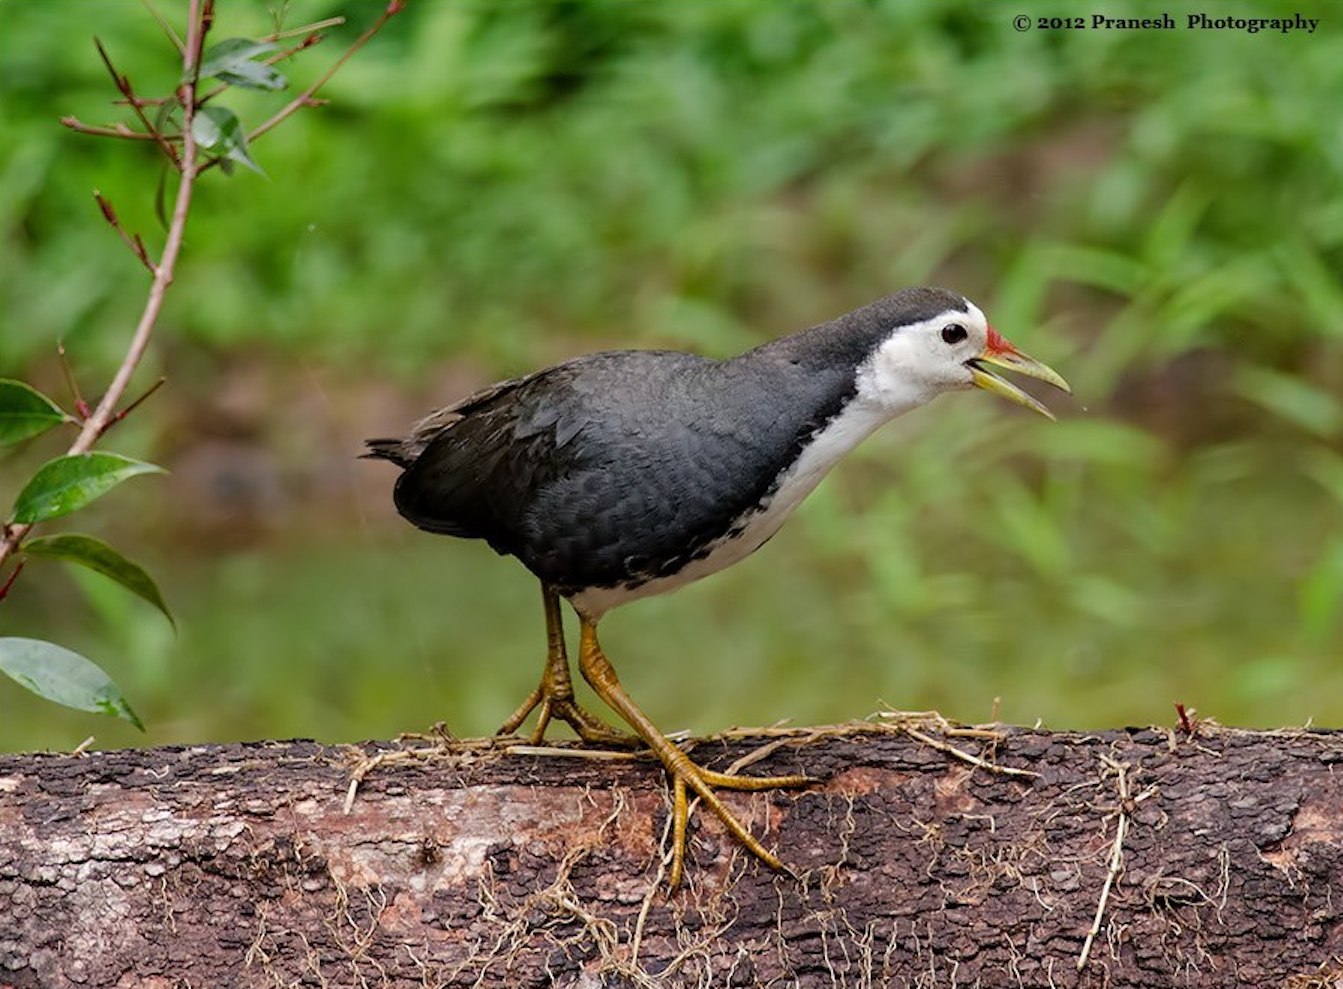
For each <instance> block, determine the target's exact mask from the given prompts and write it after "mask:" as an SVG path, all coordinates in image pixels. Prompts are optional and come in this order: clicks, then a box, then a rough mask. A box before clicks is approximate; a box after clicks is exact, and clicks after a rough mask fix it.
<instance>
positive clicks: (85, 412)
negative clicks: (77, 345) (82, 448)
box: [56, 341, 89, 422]
mask: <svg viewBox="0 0 1343 989" xmlns="http://www.w3.org/2000/svg"><path fill="white" fill-rule="evenodd" d="M56 353H57V354H58V355H59V356H60V359H61V373H62V374H64V375H65V387H66V388H68V389H70V398H71V399H72V400H73V401H74V403H75V414H76V415H78V416H79V419H80V421H81V422H82V421H83V420H85V419H87V418H88V417H89V403H88V402H85V401H84V396H83V395H81V394H80V392H79V382H78V381H76V380H75V372H74V371H73V370H72V369H71V367H70V360H69V358H68V357H66V354H65V344H64V343H62V342H60V341H57V343H56Z"/></svg>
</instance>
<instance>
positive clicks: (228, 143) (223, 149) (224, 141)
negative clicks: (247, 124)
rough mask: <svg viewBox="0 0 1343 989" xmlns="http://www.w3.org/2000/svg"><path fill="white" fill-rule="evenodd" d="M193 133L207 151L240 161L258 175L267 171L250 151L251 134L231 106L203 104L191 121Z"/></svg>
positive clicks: (239, 162)
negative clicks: (248, 141)
mask: <svg viewBox="0 0 1343 989" xmlns="http://www.w3.org/2000/svg"><path fill="white" fill-rule="evenodd" d="M191 136H192V137H194V138H195V139H196V143H198V144H199V145H200V146H201V147H202V148H204V149H205V150H206V151H213V152H214V153H216V154H218V155H220V156H221V157H223V158H225V159H227V160H229V161H236V162H237V163H238V164H239V165H244V166H246V167H247V168H250V169H251V170H252V171H254V172H256V173H257V174H258V175H265V174H266V173H265V172H263V171H262V170H261V167H260V166H259V165H257V163H256V162H255V161H253V160H252V156H251V155H250V154H249V153H248V151H247V133H246V132H245V131H244V130H243V126H242V121H240V120H239V119H238V115H237V114H236V113H234V112H233V111H232V110H230V109H229V108H228V107H223V106H216V105H215V104H210V105H209V106H203V107H201V108H200V109H199V110H198V111H196V116H195V118H194V119H193V120H192V121H191Z"/></svg>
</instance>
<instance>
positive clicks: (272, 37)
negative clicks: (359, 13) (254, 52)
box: [257, 17, 345, 41]
mask: <svg viewBox="0 0 1343 989" xmlns="http://www.w3.org/2000/svg"><path fill="white" fill-rule="evenodd" d="M344 23H345V18H343V17H328V18H327V19H326V20H324V21H314V22H313V23H311V24H304V25H303V26H302V27H293V28H290V29H289V30H288V31H276V32H275V33H273V34H267V35H264V36H262V37H260V38H257V41H279V40H280V39H281V38H295V37H297V36H298V35H300V34H312V33H314V32H316V31H324V30H326V29H327V28H329V27H339V26H340V25H342V24H344Z"/></svg>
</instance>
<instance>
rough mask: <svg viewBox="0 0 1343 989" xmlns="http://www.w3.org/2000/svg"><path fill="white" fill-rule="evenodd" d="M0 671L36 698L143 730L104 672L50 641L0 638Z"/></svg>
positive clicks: (142, 726)
mask: <svg viewBox="0 0 1343 989" xmlns="http://www.w3.org/2000/svg"><path fill="white" fill-rule="evenodd" d="M0 672H3V673H5V674H6V675H7V676H9V677H11V678H13V679H14V680H15V681H17V682H18V683H20V684H22V685H23V686H25V687H27V688H28V689H29V690H31V691H32V692H33V693H35V694H37V695H38V696H39V697H45V698H46V699H47V700H49V701H55V702H56V703H57V704H64V705H65V706H66V707H73V708H76V709H77V710H80V711H94V712H97V713H100V714H113V715H116V716H117V717H118V718H121V719H123V720H125V721H129V722H130V723H131V724H133V725H135V727H136V728H139V729H140V730H141V731H144V730H145V726H144V725H143V724H142V723H141V721H140V719H139V718H138V717H137V716H136V714H135V712H134V711H132V710H131V706H130V705H129V704H127V703H126V698H124V697H122V696H121V691H120V690H118V689H117V685H116V684H115V683H113V682H112V680H111V678H110V677H108V675H107V674H106V673H104V672H103V671H102V670H101V669H99V668H98V667H97V666H96V665H94V664H93V663H91V662H90V661H89V660H87V659H85V658H84V657H83V656H81V655H79V653H77V652H71V651H70V650H69V649H65V648H62V647H61V646H58V645H56V644H55V643H54V642H43V641H42V640H41V639H20V638H0Z"/></svg>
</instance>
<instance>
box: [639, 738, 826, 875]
mask: <svg viewBox="0 0 1343 989" xmlns="http://www.w3.org/2000/svg"><path fill="white" fill-rule="evenodd" d="M678 756H679V758H677V757H678ZM663 763H664V765H666V767H667V774H668V775H669V776H670V777H671V781H672V861H671V872H670V874H669V875H668V877H667V885H668V886H669V887H670V888H671V889H673V890H674V889H676V887H677V886H679V885H680V883H681V874H682V872H683V870H684V866H685V848H686V824H687V823H688V822H689V820H690V800H689V796H688V793H687V791H688V790H689V791H694V793H695V795H696V796H697V797H698V798H699V799H700V800H703V801H704V802H705V803H706V804H708V805H709V809H710V810H712V811H713V812H714V814H715V815H716V816H717V817H718V819H719V820H720V821H722V822H723V825H724V827H726V828H727V829H728V831H730V832H731V833H732V835H733V837H735V838H736V839H737V841H739V842H741V844H742V845H744V846H745V848H746V850H747V851H748V852H750V853H751V854H752V855H754V856H755V857H756V858H758V859H760V861H762V862H764V863H765V864H766V865H767V866H769V867H770V868H771V869H778V870H779V871H780V872H789V873H790V874H791V872H790V870H789V869H788V867H787V866H785V865H784V864H783V862H781V861H780V860H779V857H778V856H777V855H775V854H774V853H773V852H771V851H770V850H769V849H767V848H766V847H765V846H764V845H762V844H761V843H760V842H759V841H758V840H757V839H756V837H755V836H754V835H752V834H751V832H749V831H747V830H746V828H745V826H744V825H743V824H742V823H741V822H740V821H738V820H737V818H736V817H735V816H734V815H733V813H732V812H731V811H730V810H728V809H727V806H726V805H725V804H724V803H723V802H722V800H720V799H719V797H718V795H717V794H716V793H715V792H714V788H715V787H717V788H718V789H722V790H775V789H780V788H785V787H797V786H807V785H808V784H810V783H814V782H816V781H815V780H813V779H812V778H811V777H810V776H736V775H733V774H731V773H720V772H716V771H715V770H712V769H705V768H704V767H703V766H697V765H696V764H695V763H693V762H691V761H690V759H689V758H688V757H687V756H686V755H685V754H684V753H682V752H681V751H680V750H679V749H673V750H672V752H671V753H669V754H668V755H666V756H664V757H663Z"/></svg>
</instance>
